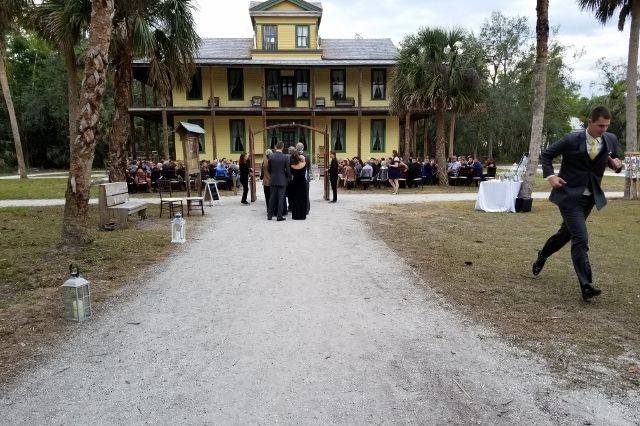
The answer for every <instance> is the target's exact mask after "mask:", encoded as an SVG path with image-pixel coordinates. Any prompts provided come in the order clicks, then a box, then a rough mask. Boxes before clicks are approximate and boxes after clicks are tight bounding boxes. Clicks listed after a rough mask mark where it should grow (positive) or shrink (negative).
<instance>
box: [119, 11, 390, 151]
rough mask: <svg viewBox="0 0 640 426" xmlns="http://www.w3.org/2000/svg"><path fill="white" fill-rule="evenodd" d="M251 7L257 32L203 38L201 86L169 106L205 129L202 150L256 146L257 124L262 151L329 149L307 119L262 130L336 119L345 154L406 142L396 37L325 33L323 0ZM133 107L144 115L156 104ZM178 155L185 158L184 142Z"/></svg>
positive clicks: (329, 124) (332, 128) (173, 118)
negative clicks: (395, 107)
mask: <svg viewBox="0 0 640 426" xmlns="http://www.w3.org/2000/svg"><path fill="white" fill-rule="evenodd" d="M249 16H250V18H251V22H252V25H253V32H254V37H253V38H246V39H244V38H209V39H203V40H202V43H201V45H200V48H199V50H198V53H197V56H196V59H195V62H196V65H197V71H196V74H195V76H194V79H193V83H192V85H191V89H190V90H189V91H184V90H178V89H177V88H176V89H174V90H173V93H172V100H171V104H170V105H168V106H166V107H162V108H159V109H160V110H161V111H162V113H163V114H164V115H165V119H166V120H168V122H169V125H171V124H172V123H177V122H179V121H189V122H191V123H196V124H199V125H200V126H202V127H203V128H204V129H205V132H206V134H205V135H204V137H203V138H202V140H201V144H200V145H201V146H200V151H201V152H200V158H201V159H203V158H204V159H214V158H223V157H226V158H235V157H238V156H239V154H240V153H242V152H245V151H248V149H249V131H250V129H251V130H252V131H253V132H254V133H256V132H258V134H257V135H256V137H255V138H254V144H255V151H256V155H257V156H258V158H259V159H260V158H261V154H262V153H263V152H264V150H265V149H267V148H272V147H273V146H274V145H275V143H276V142H277V141H278V140H281V141H283V142H284V144H285V146H291V145H295V144H296V143H297V142H302V143H303V144H304V145H305V148H306V151H307V152H308V153H310V154H311V155H312V156H314V157H315V156H316V154H319V153H320V151H321V149H320V147H324V137H323V136H322V135H321V134H319V133H316V132H313V131H310V130H307V129H303V128H296V127H294V128H278V129H274V130H270V131H267V132H263V133H259V132H260V131H261V130H262V129H264V128H266V127H267V126H271V125H273V124H284V123H297V124H306V125H308V126H311V127H313V128H317V129H321V130H325V129H326V130H327V131H328V134H329V144H330V149H331V150H335V151H336V152H338V157H342V158H344V157H353V156H356V155H357V156H360V157H362V158H369V157H378V158H379V157H383V156H389V155H391V152H392V151H393V150H394V149H398V146H399V139H400V129H399V119H398V117H397V116H393V115H390V113H389V93H390V90H391V88H390V87H389V81H390V76H391V71H392V69H393V67H394V66H395V62H396V54H397V49H396V47H395V46H394V44H393V42H392V41H391V40H390V39H362V38H354V39H330V38H322V39H321V38H320V36H319V29H320V22H321V20H322V5H321V3H319V2H308V1H302V0H265V1H252V2H251V3H250V5H249ZM136 66H144V64H136ZM130 112H131V113H132V114H133V115H134V116H135V115H138V116H144V115H145V114H148V113H149V109H145V108H131V109H130ZM176 156H177V159H181V157H182V151H181V150H180V149H176ZM316 158H317V157H316Z"/></svg>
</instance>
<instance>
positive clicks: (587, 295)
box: [582, 284, 602, 302]
mask: <svg viewBox="0 0 640 426" xmlns="http://www.w3.org/2000/svg"><path fill="white" fill-rule="evenodd" d="M600 293H602V290H600V289H599V288H598V287H594V286H592V285H591V284H588V285H586V286H584V287H582V298H583V299H584V301H585V302H586V301H587V300H589V299H591V298H592V297H596V296H599V295H600Z"/></svg>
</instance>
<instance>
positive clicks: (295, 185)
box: [289, 152, 307, 220]
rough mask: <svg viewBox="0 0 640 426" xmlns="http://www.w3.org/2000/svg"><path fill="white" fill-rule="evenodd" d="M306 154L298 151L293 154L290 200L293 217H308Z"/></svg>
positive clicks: (300, 218)
mask: <svg viewBox="0 0 640 426" xmlns="http://www.w3.org/2000/svg"><path fill="white" fill-rule="evenodd" d="M306 166H307V164H306V162H305V158H304V155H299V154H298V153H297V152H296V153H295V154H293V155H291V176H292V178H293V179H292V180H291V183H290V184H289V197H290V198H289V202H290V204H291V218H292V219H293V220H305V219H306V218H307V178H306V171H305V168H306Z"/></svg>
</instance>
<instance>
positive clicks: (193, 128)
mask: <svg viewBox="0 0 640 426" xmlns="http://www.w3.org/2000/svg"><path fill="white" fill-rule="evenodd" d="M180 129H184V130H186V131H187V132H191V133H198V134H200V135H204V133H205V131H204V129H203V128H202V127H200V126H198V125H197V124H192V123H189V122H187V121H181V122H179V123H178V125H177V126H176V132H178V131H180Z"/></svg>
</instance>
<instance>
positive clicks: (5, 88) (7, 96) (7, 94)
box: [0, 41, 27, 179]
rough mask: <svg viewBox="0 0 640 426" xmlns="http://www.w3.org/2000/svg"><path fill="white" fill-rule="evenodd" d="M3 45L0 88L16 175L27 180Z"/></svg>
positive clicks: (2, 44)
mask: <svg viewBox="0 0 640 426" xmlns="http://www.w3.org/2000/svg"><path fill="white" fill-rule="evenodd" d="M4 51H5V49H4V43H2V42H1V41H0V88H2V93H3V94H4V101H5V103H6V104H7V112H8V113H9V122H10V123H11V133H12V134H13V144H14V145H15V148H16V159H17V160H18V174H20V179H27V167H26V166H25V164H24V154H23V153H22V141H21V140H20V130H19V129H18V119H17V118H16V110H15V108H14V107H13V99H12V98H11V90H10V88H9V80H8V79H7V69H6V68H5V66H4Z"/></svg>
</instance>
